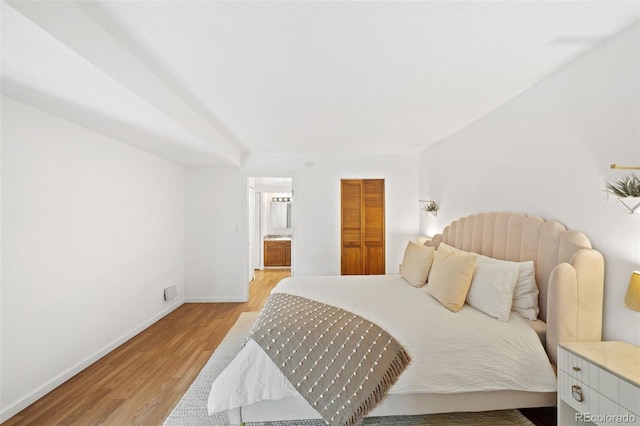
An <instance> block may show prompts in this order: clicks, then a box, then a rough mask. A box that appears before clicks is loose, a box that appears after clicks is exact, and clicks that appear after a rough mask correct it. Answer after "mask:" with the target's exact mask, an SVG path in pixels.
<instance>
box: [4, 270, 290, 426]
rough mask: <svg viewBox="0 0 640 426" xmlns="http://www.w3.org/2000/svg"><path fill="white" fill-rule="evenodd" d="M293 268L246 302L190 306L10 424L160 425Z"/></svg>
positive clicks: (262, 275) (269, 274)
mask: <svg viewBox="0 0 640 426" xmlns="http://www.w3.org/2000/svg"><path fill="white" fill-rule="evenodd" d="M289 275H290V270H289V269H270V270H265V271H256V279H255V280H254V282H253V283H252V284H251V285H250V286H249V301H248V302H246V303H187V304H184V305H182V306H180V307H179V308H178V309H176V310H175V311H173V312H172V313H170V314H169V315H167V316H166V317H164V318H163V319H161V320H160V321H158V322H157V323H155V324H154V325H152V326H151V327H149V328H148V329H146V330H144V331H143V332H142V333H140V334H139V335H137V336H136V337H134V338H133V339H131V340H129V341H128V342H126V343H125V344H123V345H122V346H120V347H118V348H117V349H116V350H114V351H113V352H111V353H109V354H108V355H106V356H105V357H103V358H102V359H100V360H99V361H97V362H96V363H94V364H92V365H91V366H90V367H88V368H87V369H85V370H84V371H82V372H81V373H79V374H78V375H76V376H74V377H73V378H72V379H70V380H69V381H67V382H65V383H64V384H62V385H61V386H59V387H58V388H56V389H54V390H53V391H52V392H50V393H48V394H47V395H45V396H44V397H43V398H41V399H40V400H38V401H36V402H35V403H33V404H32V405H30V406H29V407H27V408H25V409H24V410H22V411H21V412H19V413H18V414H16V415H15V416H14V417H12V418H11V419H9V420H7V421H6V422H4V423H3V426H5V425H7V426H9V425H70V424H76V425H98V424H104V425H118V426H120V425H132V424H135V425H159V424H162V422H163V421H164V419H165V418H166V417H167V416H168V415H169V413H170V412H171V410H172V409H173V407H174V406H175V405H176V404H177V403H178V401H179V400H180V398H181V397H182V395H183V394H184V393H185V391H186V390H187V388H188V387H189V386H190V385H191V383H192V382H193V380H195V378H196V376H197V375H198V373H199V372H200V370H201V369H202V367H203V366H204V364H205V363H206V362H207V360H208V359H209V358H210V357H211V354H212V353H213V351H214V350H215V349H216V348H217V347H218V345H219V344H220V341H221V340H222V338H223V337H224V336H225V335H226V334H227V331H228V330H229V329H230V328H231V326H232V325H233V324H234V323H235V322H236V320H237V319H238V317H239V316H240V314H241V313H242V312H249V311H258V310H260V308H261V307H262V305H264V302H265V301H266V300H267V297H268V296H269V292H270V291H271V289H272V288H273V287H274V286H275V285H276V284H277V283H278V282H279V281H280V280H281V279H283V278H285V277H288V276H289Z"/></svg>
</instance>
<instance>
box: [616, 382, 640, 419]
mask: <svg viewBox="0 0 640 426" xmlns="http://www.w3.org/2000/svg"><path fill="white" fill-rule="evenodd" d="M619 390H620V405H621V407H622V408H624V412H625V413H626V412H629V413H632V414H635V415H636V416H638V417H640V387H638V386H636V385H634V384H631V383H629V382H627V381H626V380H622V379H620V387H619ZM620 414H623V412H622V410H621V411H620Z"/></svg>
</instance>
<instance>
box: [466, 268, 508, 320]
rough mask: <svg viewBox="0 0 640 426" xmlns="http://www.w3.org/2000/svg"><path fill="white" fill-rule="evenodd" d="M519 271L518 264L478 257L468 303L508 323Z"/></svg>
mask: <svg viewBox="0 0 640 426" xmlns="http://www.w3.org/2000/svg"><path fill="white" fill-rule="evenodd" d="M519 270H520V267H519V265H518V264H517V263H516V262H504V261H500V260H496V259H492V258H490V257H486V256H478V257H477V258H476V269H475V273H474V275H473V280H472V281H471V288H470V289H469V294H468V295H467V303H468V304H469V305H471V306H473V307H474V308H476V309H478V310H479V311H482V312H484V313H485V314H487V315H489V316H492V317H494V318H497V319H498V320H500V321H508V320H509V316H510V315H511V304H512V301H513V290H514V289H515V286H516V281H517V279H518V272H519Z"/></svg>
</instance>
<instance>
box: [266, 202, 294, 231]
mask: <svg viewBox="0 0 640 426" xmlns="http://www.w3.org/2000/svg"><path fill="white" fill-rule="evenodd" d="M269 228H272V229H273V228H281V229H282V228H291V202H290V201H273V200H272V201H271V202H270V204H269Z"/></svg>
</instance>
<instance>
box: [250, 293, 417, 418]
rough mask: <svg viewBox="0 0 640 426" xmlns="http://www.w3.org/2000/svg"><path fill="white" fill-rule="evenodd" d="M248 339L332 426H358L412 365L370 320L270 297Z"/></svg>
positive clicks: (310, 302) (292, 298)
mask: <svg viewBox="0 0 640 426" xmlns="http://www.w3.org/2000/svg"><path fill="white" fill-rule="evenodd" d="M249 338H251V339H253V340H255V341H256V342H257V343H258V344H259V345H260V347H262V349H263V350H264V351H265V352H266V353H267V354H268V355H269V357H270V358H271V359H272V360H273V362H274V363H275V364H276V365H277V366H278V368H280V370H281V371H282V373H283V374H284V375H285V376H286V377H287V379H288V380H289V382H291V384H292V385H293V386H294V387H295V388H296V389H297V390H298V392H299V393H300V395H302V396H303V397H304V399H305V400H306V401H307V402H308V403H309V404H310V405H311V406H312V407H313V408H315V409H316V410H317V411H318V413H319V414H320V415H321V416H322V418H323V419H324V420H325V421H326V422H327V424H329V425H332V426H333V425H344V426H353V425H356V424H357V423H358V422H359V421H360V420H361V419H362V418H363V417H364V416H365V415H366V414H367V413H368V412H369V411H370V410H371V409H373V408H374V407H375V406H376V405H377V404H378V402H380V401H381V400H382V399H383V398H384V396H385V395H386V393H387V390H388V389H389V388H390V387H391V386H392V385H393V384H394V383H395V381H396V379H397V378H398V376H400V374H401V373H402V372H403V371H404V369H405V368H406V367H407V365H408V364H409V362H410V358H409V355H408V354H407V353H406V352H405V350H404V348H403V347H402V346H401V345H400V344H399V343H398V342H397V341H396V340H395V339H394V338H393V337H392V336H391V335H389V333H387V332H386V331H384V330H383V329H382V328H380V327H378V326H377V325H376V324H373V323H371V322H369V321H367V320H366V319H364V318H362V317H359V316H358V315H354V314H352V313H351V312H349V311H345V310H343V309H340V308H336V307H334V306H329V305H325V304H323V303H319V302H316V301H313V300H309V299H306V298H304V297H299V296H293V295H290V294H285V293H274V294H272V295H271V296H270V297H269V299H268V300H267V303H266V304H265V306H264V308H263V309H262V312H261V313H260V316H259V317H258V320H257V321H256V323H255V325H254V326H253V328H252V330H251V333H250V334H249Z"/></svg>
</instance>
